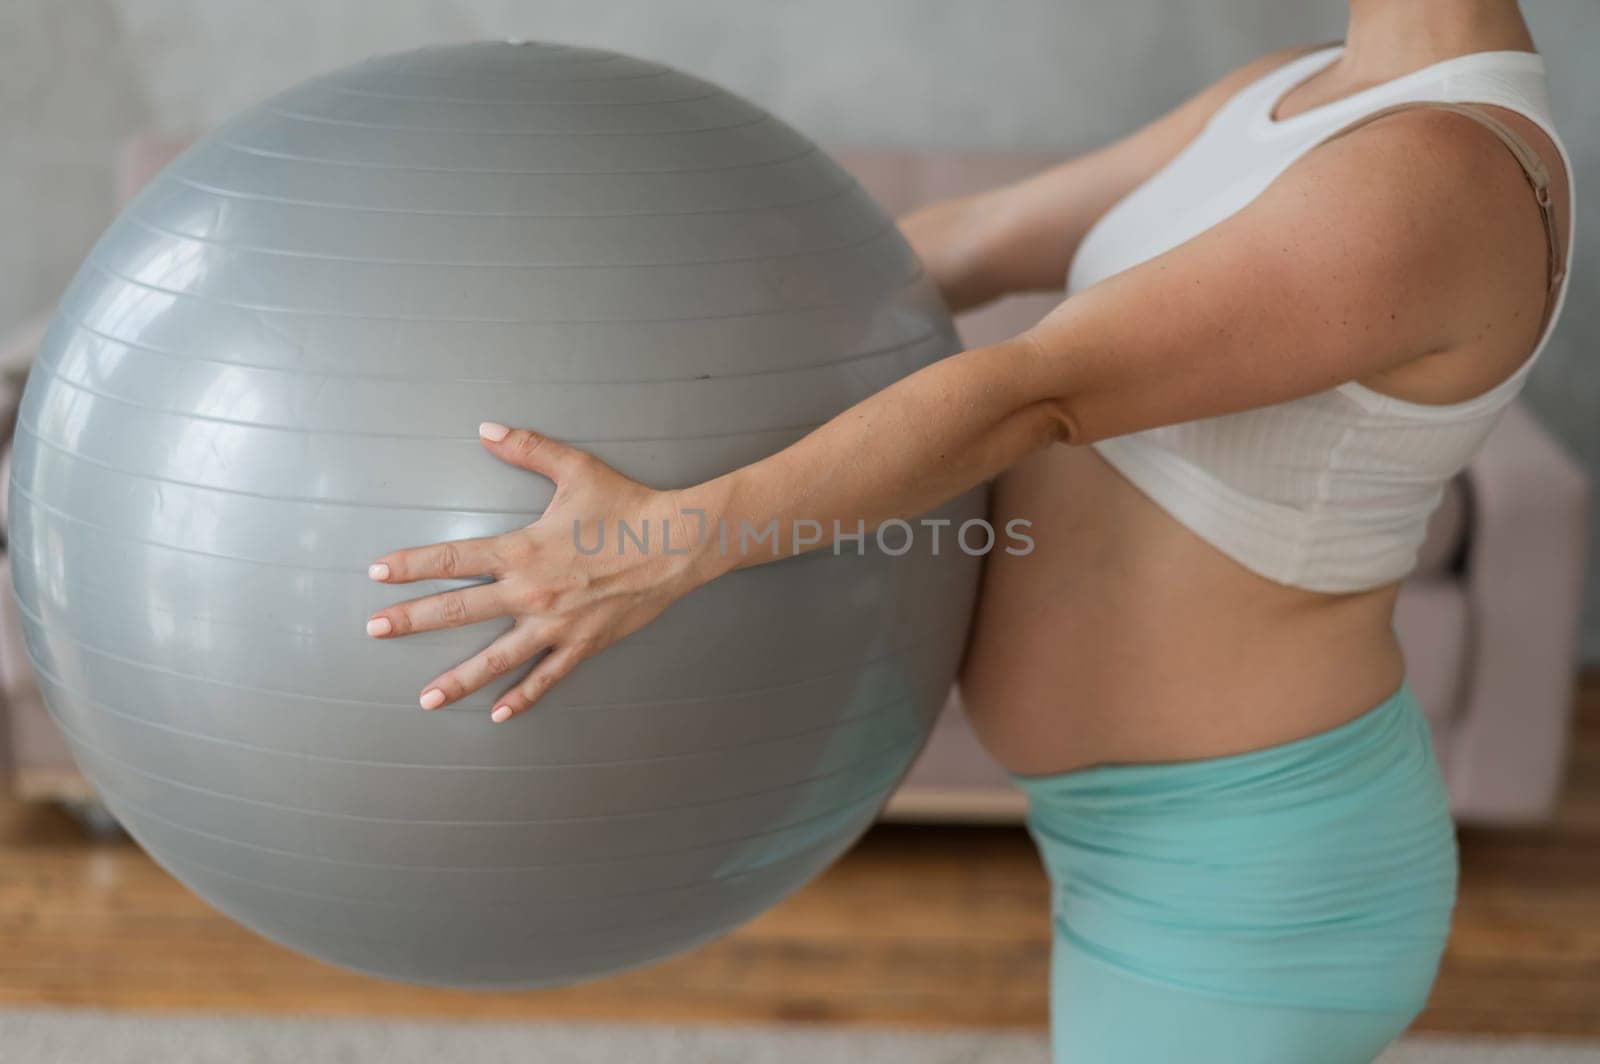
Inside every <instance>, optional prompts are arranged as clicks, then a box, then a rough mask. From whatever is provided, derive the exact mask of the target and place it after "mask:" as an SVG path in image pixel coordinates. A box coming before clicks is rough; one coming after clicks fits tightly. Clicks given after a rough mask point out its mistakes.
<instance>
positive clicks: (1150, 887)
mask: <svg viewBox="0 0 1600 1064" xmlns="http://www.w3.org/2000/svg"><path fill="white" fill-rule="evenodd" d="M1017 782H1018V783H1019V785H1020V786H1021V787H1022V788H1023V790H1024V791H1025V792H1026V793H1027V794H1028V796H1029V799H1030V808H1029V821H1028V826H1029V830H1030V831H1031V832H1032V833H1033V836H1034V838H1035V840H1036V841H1037V843H1038V845H1039V848H1040V852H1041V854H1042V856H1043V857H1044V861H1045V865H1046V868H1047V869H1048V871H1049V873H1050V876H1051V879H1052V881H1053V884H1054V887H1055V904H1056V927H1057V933H1058V934H1059V935H1060V936H1061V937H1062V938H1063V939H1064V940H1066V941H1067V942H1069V943H1070V944H1071V945H1072V946H1073V947H1075V948H1077V949H1080V950H1083V951H1085V952H1088V953H1091V954H1093V955H1094V956H1096V957H1098V958H1100V959H1101V960H1104V961H1106V962H1108V963H1112V964H1114V965H1116V966H1118V967H1119V968H1121V969H1122V970H1124V971H1126V972H1130V973H1133V974H1136V975H1140V976H1142V977H1145V978H1149V979H1155V980H1158V981H1161V982H1165V983H1168V984H1169V985H1176V986H1182V987H1185V988H1188V989H1192V990H1198V991H1203V992H1207V993H1212V994H1217V995H1221V996H1226V997H1233V998H1238V999H1244V1000H1250V1001H1256V1002H1263V1001H1268V1002H1278V1003H1283V1004H1290V1005H1296V1006H1314V1007H1326V1008H1359V1009H1392V1008H1415V1007H1420V1004H1421V1001H1422V999H1423V998H1424V997H1425V996H1426V993H1427V989H1428V987H1429V985H1430V984H1431V982H1432V979H1433V976H1434V973H1435V971H1436V967H1437V961H1438V954H1439V950H1440V949H1441V948H1442V944H1443V942H1444V938H1445V936H1446V934H1447V933H1448V929H1449V918H1450V910H1451V907H1452V906H1453V903H1454V896H1455V840H1454V833H1453V829H1452V827H1451V824H1450V819H1449V808H1448V802H1447V799H1446V796H1445V792H1444V787H1443V784H1442V781H1441V780H1440V778H1439V775H1438V768H1437V765H1436V763H1435V761H1434V757H1433V748H1432V743H1431V740H1430V737H1429V735H1428V727H1427V723H1426V721H1425V720H1424V719H1423V717H1422V714H1421V712H1420V709H1419V708H1418V706H1417V704H1416V700H1415V698H1414V697H1413V696H1412V694H1411V692H1410V690H1409V688H1408V687H1405V686H1402V687H1401V689H1400V690H1399V691H1397V692H1396V693H1395V694H1394V695H1393V696H1391V697H1390V698H1388V699H1386V700H1385V701H1384V702H1383V703H1382V704H1380V705H1379V706H1377V707H1376V708H1374V709H1372V710H1370V711H1368V712H1367V713H1365V714H1363V715H1362V716H1360V717H1358V718H1356V719H1355V720H1353V721H1350V722H1349V723H1346V724H1344V725H1341V726H1340V727H1338V728H1335V729H1333V730H1331V731H1328V732H1324V733H1321V734H1317V735H1313V736H1309V737H1307V738H1304V739H1299V740H1296V741H1294V742H1290V743H1286V744H1283V745H1281V746H1276V747H1269V748H1267V749H1263V750H1256V751H1251V752H1249V753H1244V754H1238V755H1231V756H1226V757H1220V758H1210V759H1205V760H1199V761H1185V762H1175V763H1162V764H1127V765H1102V766H1095V767H1091V768H1087V769H1080V770H1077V771H1072V772H1066V773H1061V774H1059V775H1053V776H1025V777H1019V778H1018V780H1017Z"/></svg>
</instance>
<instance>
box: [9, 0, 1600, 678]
mask: <svg viewBox="0 0 1600 1064" xmlns="http://www.w3.org/2000/svg"><path fill="white" fill-rule="evenodd" d="M1523 6H1524V10H1525V11H1526V12H1527V14H1528V17H1529V20H1530V22H1531V23H1532V25H1533V29H1534V33H1535V35H1536V37H1537V38H1538V41H1539V44H1540V46H1541V48H1542V49H1543V50H1544V52H1545V54H1546V56H1547V58H1548V60H1549V63H1550V67H1551V75H1552V76H1551V81H1552V88H1553V90H1554V93H1555V96H1556V101H1557V112H1558V119H1559V121H1560V122H1561V124H1562V128H1563V131H1564V134H1565V137H1566V139H1567V141H1568V144H1569V147H1570V148H1571V149H1572V151H1573V154H1574V156H1575V158H1576V161H1577V167H1578V172H1579V182H1578V188H1579V196H1580V206H1579V215H1580V223H1581V230H1580V236H1579V244H1578V249H1579V256H1578V257H1579V261H1578V264H1577V269H1576V278H1575V281H1574V284H1575V290H1574V294H1573V298H1572V299H1571V300H1570V301H1569V304H1568V308H1567V312H1566V316H1565V319H1564V321H1563V322H1562V325H1561V327H1560V329H1559V331H1558V333H1557V335H1556V338H1555V341H1554V343H1553V345H1552V348H1551V350H1550V351H1549V352H1548V353H1547V354H1546V356H1545V358H1544V361H1543V363H1542V364H1541V366H1540V367H1539V368H1538V370H1537V371H1536V372H1535V373H1534V375H1533V378H1532V381H1531V383H1530V385H1529V394H1530V398H1531V401H1532V402H1533V404H1534V406H1535V407H1536V408H1537V410H1538V412H1539V413H1540V415H1541V416H1542V418H1543V419H1544V420H1545V422H1546V423H1547V424H1549V425H1551V426H1552V427H1553V428H1554V429H1555V430H1556V431H1557V433H1558V434H1559V435H1560V436H1561V437H1562V438H1563V439H1564V440H1565V441H1566V443H1567V444H1568V445H1569V446H1570V447H1571V448H1572V449H1573V450H1574V451H1575V452H1577V453H1579V454H1580V455H1581V456H1582V457H1583V459H1584V460H1585V461H1586V462H1587V463H1588V465H1589V467H1590V468H1591V469H1593V470H1594V471H1595V474H1596V478H1597V480H1600V351H1597V348H1600V300H1595V299H1594V298H1592V297H1591V296H1590V293H1591V292H1592V291H1593V285H1594V283H1595V281H1594V279H1595V278H1596V277H1600V195H1597V194H1596V192H1595V190H1597V189H1600V65H1596V64H1595V63H1594V56H1595V54H1596V53H1597V52H1600V3H1596V0H1528V2H1527V3H1525V4H1524V5H1523ZM1343 23H1344V5H1343V4H1342V3H1341V2H1340V0H1298V2H1292V3H1286V2H1284V0H1183V2H1181V3H1178V2H1173V0H1115V2H1113V0H527V2H520V3H518V2H513V0H499V2H495V0H273V2H270V3H264V2H253V3H242V2H216V0H214V2H204V0H3V2H0V330H4V329H8V328H10V327H11V326H13V325H14V324H16V323H17V322H19V321H21V320H23V319H24V318H25V317H27V316H28V315H30V314H32V313H35V312H37V311H38V310H39V309H40V308H42V307H45V306H47V305H48V304H49V303H50V302H51V301H52V300H53V299H54V298H55V295H56V293H57V292H59V290H60V288H61V286H62V285H63V284H64V283H65V282H66V280H67V279H68V278H69V277H70V276H71V274H72V272H73V270H74V269H75V268H76V266H77V263H78V261H79V260H80V259H81V258H82V256H83V254H84V253H85V252H86V251H87V250H88V247H89V245H90V243H91V242H92V241H93V240H94V237H95V236H96V235H97V234H98V233H99V231H100V229H101V228H102V227H103V226H104V225H105V224H106V222H107V221H109V219H110V214H111V184H110V166H111V154H112V150H113V148H114V146H115V144H116V142H117V140H118V138H120V137H121V136H122V135H124V134H125V133H126V132H128V131H130V130H133V129H136V128H154V129H164V130H171V131H184V130H192V129H202V128H205V127H206V126H209V125H211V124H213V123H215V122H216V121H218V120H219V119H221V118H223V117H225V116H226V115H228V114H230V113H232V112H233V111H236V110H238V109H239V108H241V107H243V106H245V105H247V104H249V103H251V102H252V101H254V100H256V99H259V98H260V97H262V96H264V95H266V94H268V93H270V92H273V91H275V90H277V89H280V88H283V87H285V86H287V85H290V84H292V83H294V82H296V81H299V80H300V79H302V78H305V77H307V76H309V75H311V74H314V73H317V72H320V71H323V70H326V69H329V68H331V67H334V66H338V65H341V64H344V63H348V62H352V61H354V60H356V59H359V58H362V57H365V56H367V55H370V54H372V53H374V52H383V51H393V50H398V49H403V48H409V47H414V46H416V45H420V44H424V43H429V42H437V41H445V40H464V39H470V38H476V37H508V36H514V37H533V38H541V37H542V38H549V39H554V40H562V41H570V42H576V43H585V44H599V45H603V46H606V47H611V48H617V49H621V50H623V51H631V52H634V53H637V54H641V55H647V56H650V57H653V58H660V59H664V60H667V61H668V62H672V63H675V64H677V65H679V66H683V67H685V68H687V69H690V70H693V71H695V72H696V73H699V74H702V75H704V76H707V77H710V78H712V79H714V80H717V81H720V82H722V83H724V84H726V85H728V86H730V87H732V88H734V89H737V90H739V91H740V92H743V93H745V94H747V95H749V96H751V97H752V98H754V99H756V100H758V101H760V102H761V103H763V104H764V105H766V106H767V107H769V108H771V109H772V110H774V111H776V112H778V113H779V114H781V115H783V116H784V117H785V118H787V119H789V120H790V121H791V122H793V123H794V124H796V125H798V126H799V127H800V128H802V129H804V130H805V131H806V132H808V133H810V134H811V135H812V136H814V137H816V138H817V139H819V140H822V141H824V142H830V143H847V142H850V143H867V144H884V143H893V144H938V145H968V146H980V145H982V146H1008V147H1052V148H1053V147H1061V148H1068V149H1070V148H1079V147H1085V146H1088V145H1092V144H1094V143H1097V142H1100V141H1103V140H1105V139H1107V138H1109V137H1111V136H1114V135H1115V134H1117V133H1118V132H1120V131H1122V130H1125V129H1127V128H1129V127H1130V126H1131V125H1133V124H1135V123H1138V122H1140V121H1143V120H1145V119H1148V118H1150V117H1152V116H1154V115H1155V114H1158V113H1159V112H1160V111H1161V110H1163V109H1164V108H1166V107H1168V106H1170V105H1171V104H1172V103H1174V102H1176V101H1177V100H1178V99H1180V98H1182V97H1183V96H1184V95H1185V94H1187V93H1188V92H1190V91H1192V90H1193V89H1195V88H1196V87H1198V86H1200V85H1202V84H1204V83H1205V82H1206V81H1208V80H1210V79H1212V78H1215V77H1217V76H1218V75H1220V74H1221V73H1223V72H1224V71H1226V70H1227V69H1229V68H1230V67H1232V66H1234V65H1237V64H1239V63H1241V62H1243V61H1245V60H1246V59H1248V58H1250V57H1252V56H1254V55H1257V54H1259V53H1261V52H1264V51H1267V50H1269V49H1272V48H1276V47H1281V46H1283V45H1287V44H1293V43H1301V42H1314V41H1324V40H1331V39H1335V38H1337V37H1338V36H1340V34H1341V32H1342V29H1343ZM1585 178H1587V180H1585ZM1596 524H1597V528H1596V545H1597V548H1600V522H1597V523H1596ZM1596 557H1597V559H1600V549H1597V551H1596ZM1594 568H1595V572H1594V573H1592V574H1591V589H1592V591H1593V594H1591V596H1590V602H1591V609H1590V622H1589V626H1588V635H1589V638H1588V640H1587V651H1588V656H1589V658H1590V660H1592V661H1597V662H1600V562H1597V564H1596V565H1595V567H1594Z"/></svg>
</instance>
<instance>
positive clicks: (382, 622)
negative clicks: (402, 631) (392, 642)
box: [367, 617, 394, 635]
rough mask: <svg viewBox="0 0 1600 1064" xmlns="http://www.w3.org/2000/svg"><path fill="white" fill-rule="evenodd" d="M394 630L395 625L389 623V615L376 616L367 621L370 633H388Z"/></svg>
mask: <svg viewBox="0 0 1600 1064" xmlns="http://www.w3.org/2000/svg"><path fill="white" fill-rule="evenodd" d="M392 631H394V625H392V624H390V623H389V618H387V617H374V618H372V620H370V621H368V622H367V634H368V635H388V634H389V633H390V632H392Z"/></svg>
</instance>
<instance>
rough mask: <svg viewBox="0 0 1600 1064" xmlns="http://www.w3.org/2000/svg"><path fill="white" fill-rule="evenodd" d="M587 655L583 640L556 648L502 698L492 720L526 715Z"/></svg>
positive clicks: (500, 721)
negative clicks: (530, 708)
mask: <svg viewBox="0 0 1600 1064" xmlns="http://www.w3.org/2000/svg"><path fill="white" fill-rule="evenodd" d="M588 656H589V655H588V652H587V650H586V649H585V647H584V644H583V643H582V642H581V641H574V642H570V643H563V644H561V645H559V646H557V647H556V648H555V649H553V650H552V651H550V653H548V654H546V655H545V656H544V658H543V659H542V660H541V661H540V662H539V664H537V665H535V666H534V667H533V671H531V672H529V673H528V675H527V676H525V677H523V679H522V682H521V683H519V684H517V686H515V687H513V688H512V689H511V690H509V691H507V692H506V693H505V694H504V695H501V696H500V700H499V701H498V702H496V703H495V704H494V712H493V713H491V714H490V719H492V720H493V721H494V722H495V723H496V724H501V723H504V722H505V721H508V720H510V719H511V718H512V717H515V716H516V715H517V714H519V713H523V712H526V711H527V709H528V708H529V707H530V706H532V705H533V704H534V703H535V702H537V701H539V699H541V698H543V697H544V695H545V692H547V691H549V690H550V688H552V687H554V686H555V685H556V684H557V683H559V682H560V681H561V679H562V677H564V676H566V675H567V673H569V672H571V671H572V670H573V669H574V668H576V667H577V665H578V663H579V662H580V661H582V660H583V659H584V658H586V657H588Z"/></svg>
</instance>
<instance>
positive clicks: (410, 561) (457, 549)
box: [367, 536, 504, 584]
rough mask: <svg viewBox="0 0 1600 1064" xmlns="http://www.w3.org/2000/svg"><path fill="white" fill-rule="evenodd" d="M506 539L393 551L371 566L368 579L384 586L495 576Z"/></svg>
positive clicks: (437, 544)
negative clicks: (501, 542)
mask: <svg viewBox="0 0 1600 1064" xmlns="http://www.w3.org/2000/svg"><path fill="white" fill-rule="evenodd" d="M503 538H504V537H502V536H484V537H482V538H480V539H457V540H451V541H450V542H449V543H431V544H429V545H428V546H426V547H411V548H408V549H406V550H397V551H393V552H391V553H389V554H385V555H384V556H383V557H381V558H379V559H378V560H377V561H375V562H373V563H372V564H371V565H370V566H368V568H367V575H368V576H370V577H371V578H372V579H374V580H376V581H378V582H379V583H384V584H409V583H411V582H412V581H415V580H460V579H466V578H469V577H474V576H492V575H495V574H496V573H497V572H498V570H499V569H500V568H501V565H500V551H499V546H500V541H501V539H503Z"/></svg>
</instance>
